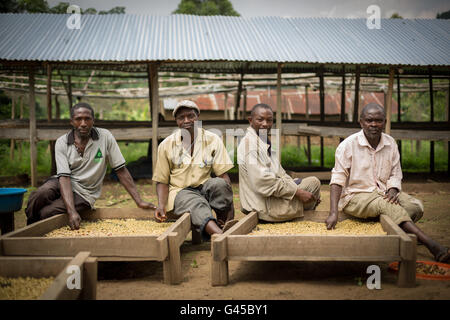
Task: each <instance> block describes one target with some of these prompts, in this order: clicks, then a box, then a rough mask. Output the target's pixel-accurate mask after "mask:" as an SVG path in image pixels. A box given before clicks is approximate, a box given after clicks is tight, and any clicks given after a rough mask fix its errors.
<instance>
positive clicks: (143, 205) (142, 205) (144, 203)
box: [136, 200, 156, 209]
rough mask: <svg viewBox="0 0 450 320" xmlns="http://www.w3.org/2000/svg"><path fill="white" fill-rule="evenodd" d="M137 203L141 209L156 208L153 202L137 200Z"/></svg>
mask: <svg viewBox="0 0 450 320" xmlns="http://www.w3.org/2000/svg"><path fill="white" fill-rule="evenodd" d="M136 205H137V206H138V207H139V208H141V209H156V206H155V205H154V204H153V203H150V202H147V201H143V200H140V201H138V202H136Z"/></svg>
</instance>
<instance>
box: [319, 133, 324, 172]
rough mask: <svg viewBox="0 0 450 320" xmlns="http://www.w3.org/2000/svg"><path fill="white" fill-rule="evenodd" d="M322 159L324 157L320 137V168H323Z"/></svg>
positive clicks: (321, 138)
mask: <svg viewBox="0 0 450 320" xmlns="http://www.w3.org/2000/svg"><path fill="white" fill-rule="evenodd" d="M323 157H324V151H323V137H320V166H321V167H322V168H323V167H324V161H323Z"/></svg>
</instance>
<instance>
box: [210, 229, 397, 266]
mask: <svg viewBox="0 0 450 320" xmlns="http://www.w3.org/2000/svg"><path fill="white" fill-rule="evenodd" d="M399 241H400V239H399V237H398V236H333V235H330V236H316V235H277V236H242V235H239V236H228V237H227V255H226V257H227V259H228V260H237V259H242V257H247V258H246V259H258V260H265V259H270V260H277V259H283V260H285V259H287V257H293V259H295V257H301V259H303V258H304V257H315V258H321V259H331V260H343V261H346V260H347V259H353V260H352V261H355V260H354V259H357V258H358V257H359V258H361V259H364V261H366V259H367V257H373V259H381V258H386V259H387V258H392V257H400V252H399ZM217 258H220V257H217Z"/></svg>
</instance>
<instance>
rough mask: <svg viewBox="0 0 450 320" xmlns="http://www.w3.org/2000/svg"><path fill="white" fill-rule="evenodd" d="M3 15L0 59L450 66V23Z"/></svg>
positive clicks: (271, 18) (326, 19)
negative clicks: (77, 25)
mask: <svg viewBox="0 0 450 320" xmlns="http://www.w3.org/2000/svg"><path fill="white" fill-rule="evenodd" d="M69 16H70V15H68V14H67V15H56V14H0V60H9V61H14V60H16V61H53V62H57V61H66V62H67V61H73V62H75V61H79V62H81V61H84V62H89V61H103V62H125V61H135V62H139V61H171V62H177V61H186V62H195V61H217V62H221V63H223V66H224V68H226V62H237V61H241V62H261V63H274V62H283V63H330V64H341V63H348V64H382V65H412V66H450V21H449V20H437V19H433V20H406V19H405V20H402V19H382V20H381V29H379V30H377V29H372V30H371V29H368V28H367V26H366V20H365V19H336V18H281V17H256V18H242V17H224V16H212V17H205V16H190V15H170V16H149V15H132V14H125V15H82V16H81V29H80V30H76V29H73V30H70V29H68V28H67V27H66V21H67V19H68V17H69Z"/></svg>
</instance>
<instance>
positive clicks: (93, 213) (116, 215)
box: [80, 208, 156, 221]
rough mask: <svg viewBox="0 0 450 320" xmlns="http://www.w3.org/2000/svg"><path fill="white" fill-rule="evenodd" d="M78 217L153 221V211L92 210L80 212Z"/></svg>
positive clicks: (125, 209)
mask: <svg viewBox="0 0 450 320" xmlns="http://www.w3.org/2000/svg"><path fill="white" fill-rule="evenodd" d="M80 216H81V218H82V219H83V220H96V219H145V220H155V210H154V209H141V208H95V209H94V210H86V211H83V212H81V213H80ZM155 221H156V220H155Z"/></svg>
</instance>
